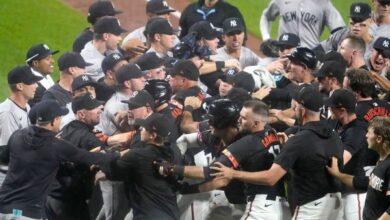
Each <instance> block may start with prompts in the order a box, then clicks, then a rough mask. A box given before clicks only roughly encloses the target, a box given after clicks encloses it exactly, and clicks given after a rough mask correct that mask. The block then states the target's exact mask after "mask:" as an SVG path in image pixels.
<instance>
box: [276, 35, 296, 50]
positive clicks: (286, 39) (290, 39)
mask: <svg viewBox="0 0 390 220" xmlns="http://www.w3.org/2000/svg"><path fill="white" fill-rule="evenodd" d="M299 45H301V39H299V37H298V35H296V34H293V33H285V34H282V35H280V37H279V40H278V41H277V42H276V46H279V47H290V48H292V47H298V46H299Z"/></svg>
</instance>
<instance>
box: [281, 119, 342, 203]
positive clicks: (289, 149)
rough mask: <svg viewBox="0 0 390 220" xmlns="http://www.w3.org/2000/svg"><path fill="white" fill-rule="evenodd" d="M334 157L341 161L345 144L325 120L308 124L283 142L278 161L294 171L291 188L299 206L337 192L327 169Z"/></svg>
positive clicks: (283, 166)
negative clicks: (330, 159) (343, 144)
mask: <svg viewBox="0 0 390 220" xmlns="http://www.w3.org/2000/svg"><path fill="white" fill-rule="evenodd" d="M332 156H335V157H337V158H338V160H339V161H340V162H342V161H343V146H342V143H341V140H340V138H339V137H338V135H337V134H336V132H334V131H333V130H332V129H331V128H330V127H329V126H328V125H327V123H326V122H325V121H312V122H308V123H306V124H305V125H303V126H302V127H301V128H300V131H299V132H298V133H296V134H295V135H294V136H292V137H290V138H289V139H288V141H287V142H286V143H285V144H284V145H283V149H282V150H281V152H280V154H279V155H278V156H277V157H276V159H275V163H277V164H279V165H280V166H282V168H283V169H284V170H286V171H291V174H292V179H291V187H292V189H291V191H293V192H294V193H293V196H294V201H295V202H296V203H297V205H304V204H306V203H308V202H311V201H314V200H316V199H319V198H321V197H323V196H324V195H326V194H327V193H331V192H336V191H337V190H336V186H335V179H334V177H332V176H330V174H329V173H328V172H327V170H326V168H325V167H326V165H327V164H328V162H329V158H331V157H332Z"/></svg>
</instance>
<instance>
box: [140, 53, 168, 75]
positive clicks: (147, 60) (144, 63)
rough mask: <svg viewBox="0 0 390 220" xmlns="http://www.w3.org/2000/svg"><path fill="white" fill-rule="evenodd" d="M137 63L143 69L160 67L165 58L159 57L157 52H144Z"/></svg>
mask: <svg viewBox="0 0 390 220" xmlns="http://www.w3.org/2000/svg"><path fill="white" fill-rule="evenodd" d="M136 64H137V65H138V66H139V67H140V68H141V70H142V71H146V70H152V69H156V68H159V67H161V66H163V65H164V64H165V60H164V59H162V58H160V57H158V56H157V54H156V53H155V52H150V53H145V54H142V55H141V56H140V57H139V58H138V60H137V62H136Z"/></svg>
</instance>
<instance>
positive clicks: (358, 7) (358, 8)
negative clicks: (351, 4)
mask: <svg viewBox="0 0 390 220" xmlns="http://www.w3.org/2000/svg"><path fill="white" fill-rule="evenodd" d="M360 10H361V9H360V6H358V5H357V6H355V9H354V11H355V13H360Z"/></svg>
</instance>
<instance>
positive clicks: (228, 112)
mask: <svg viewBox="0 0 390 220" xmlns="http://www.w3.org/2000/svg"><path fill="white" fill-rule="evenodd" d="M240 110H241V109H240V107H239V106H238V105H237V104H235V103H234V102H233V101H231V100H230V99H217V100H215V101H214V102H212V103H211V104H210V106H209V109H208V116H209V124H210V125H211V126H213V127H214V128H216V129H222V128H227V127H236V126H237V123H238V118H239V117H240Z"/></svg>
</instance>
